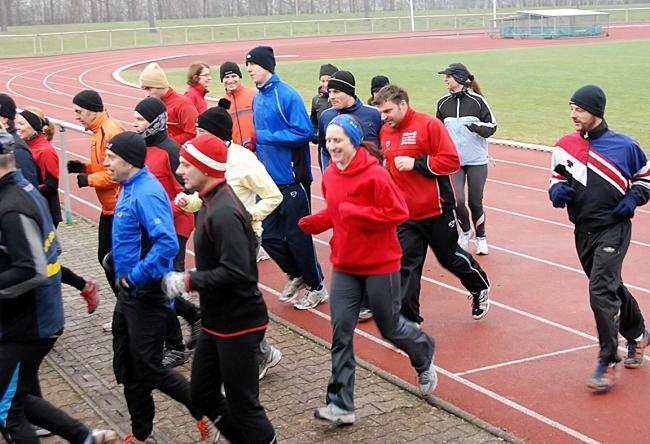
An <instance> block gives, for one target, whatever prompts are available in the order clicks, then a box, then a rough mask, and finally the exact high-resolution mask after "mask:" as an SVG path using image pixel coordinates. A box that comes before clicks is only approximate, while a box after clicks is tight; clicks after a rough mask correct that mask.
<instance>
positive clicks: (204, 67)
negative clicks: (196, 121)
mask: <svg viewBox="0 0 650 444" xmlns="http://www.w3.org/2000/svg"><path fill="white" fill-rule="evenodd" d="M210 81H212V74H211V73H210V65H208V64H207V63H203V62H196V63H192V64H191V65H190V67H189V69H188V70H187V82H186V83H187V84H188V85H189V88H187V91H185V94H184V95H185V97H187V98H188V99H190V100H191V101H192V103H193V104H194V106H195V107H196V110H197V111H198V113H199V114H201V113H202V112H203V111H205V110H206V109H208V102H206V100H205V95H206V94H207V93H208V92H209V91H208V85H209V84H210Z"/></svg>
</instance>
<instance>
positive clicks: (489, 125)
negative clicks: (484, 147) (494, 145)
mask: <svg viewBox="0 0 650 444" xmlns="http://www.w3.org/2000/svg"><path fill="white" fill-rule="evenodd" d="M476 117H478V118H479V120H480V122H475V123H471V124H469V125H468V126H467V129H468V130H470V131H471V132H473V133H476V134H478V135H479V136H481V137H483V138H485V139H487V138H488V137H490V136H492V134H494V133H495V132H496V130H497V120H496V118H495V117H494V114H492V110H491V109H490V106H489V105H488V103H487V101H486V100H485V98H483V102H482V103H481V112H480V114H479V115H478V116H476Z"/></svg>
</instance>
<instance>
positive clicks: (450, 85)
mask: <svg viewBox="0 0 650 444" xmlns="http://www.w3.org/2000/svg"><path fill="white" fill-rule="evenodd" d="M444 82H445V85H447V89H448V90H450V91H456V90H458V89H459V88H462V87H463V85H461V84H460V83H458V82H457V81H456V79H454V78H453V77H452V76H450V75H449V74H447V75H445V79H444Z"/></svg>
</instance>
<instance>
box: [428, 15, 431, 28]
mask: <svg viewBox="0 0 650 444" xmlns="http://www.w3.org/2000/svg"><path fill="white" fill-rule="evenodd" d="M429 29H431V17H427V31H428V30H429Z"/></svg>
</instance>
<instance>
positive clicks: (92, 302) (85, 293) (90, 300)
mask: <svg viewBox="0 0 650 444" xmlns="http://www.w3.org/2000/svg"><path fill="white" fill-rule="evenodd" d="M81 296H82V297H83V298H84V299H85V300H86V306H87V308H88V314H93V313H94V312H95V310H97V306H98V305H99V294H98V292H97V284H95V281H93V280H92V279H88V280H87V281H86V286H85V287H84V289H83V290H81Z"/></svg>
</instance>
